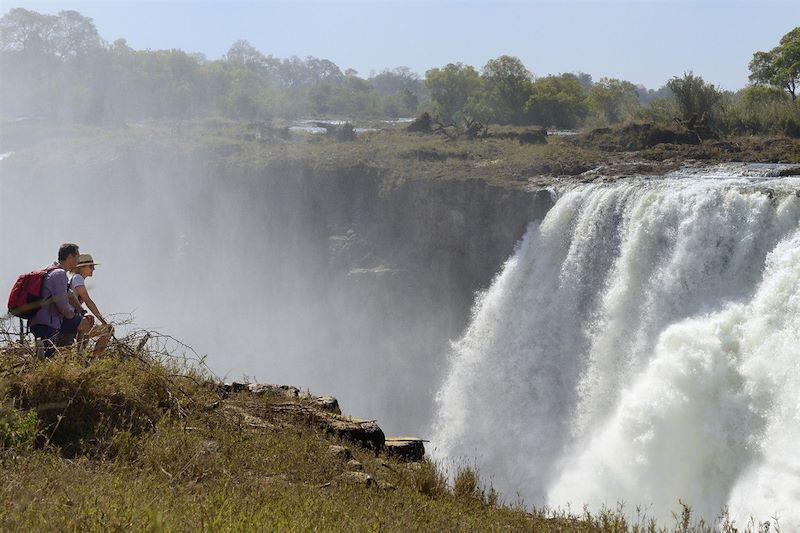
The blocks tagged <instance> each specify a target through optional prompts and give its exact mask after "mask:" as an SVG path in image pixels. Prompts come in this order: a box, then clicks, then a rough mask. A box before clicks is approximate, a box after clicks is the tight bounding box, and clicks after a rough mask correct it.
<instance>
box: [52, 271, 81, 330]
mask: <svg viewBox="0 0 800 533" xmlns="http://www.w3.org/2000/svg"><path fill="white" fill-rule="evenodd" d="M50 283H51V284H52V285H51V287H52V293H53V303H54V304H55V305H56V308H58V312H59V313H61V316H63V317H64V318H67V319H70V318H72V317H73V316H75V309H74V308H73V307H72V306H71V305H70V303H69V294H68V293H67V273H66V272H65V271H63V270H55V271H53V272H52V273H51V274H50Z"/></svg>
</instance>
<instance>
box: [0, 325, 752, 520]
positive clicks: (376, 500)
mask: <svg viewBox="0 0 800 533" xmlns="http://www.w3.org/2000/svg"><path fill="white" fill-rule="evenodd" d="M0 337H2V336H0ZM167 345H171V346H172V347H173V348H174V347H175V346H180V345H176V344H175V343H174V342H171V341H170V339H169V338H165V337H159V336H158V335H152V334H147V335H145V334H144V332H134V333H133V334H131V335H130V336H129V337H128V338H126V339H124V340H123V341H121V342H118V343H116V344H115V345H114V347H113V348H112V350H111V352H110V353H108V354H107V355H106V356H104V357H103V358H102V359H99V360H90V359H86V358H85V357H84V355H85V354H74V353H63V354H60V355H58V356H56V357H55V358H54V359H52V360H46V361H41V360H36V359H33V358H31V357H30V355H29V349H28V348H20V347H19V346H15V345H14V344H13V343H12V342H11V341H10V340H9V339H8V337H6V340H5V341H0V437H2V438H0V530H3V531H51V530H59V531H62V530H72V531H121V530H136V531H143V530H146V531H205V530H210V531H254V530H261V531H376V530H382V531H383V530H385V531H505V530H508V531H542V532H567V531H585V532H628V531H630V532H645V531H648V532H649V531H676V532H677V531H681V532H700V531H702V532H706V531H708V532H710V531H717V530H720V529H721V530H722V531H726V532H727V533H732V532H733V531H734V529H733V528H732V525H730V524H728V525H727V526H726V525H725V523H724V522H720V524H722V525H721V526H720V527H718V526H719V524H715V525H708V524H704V523H697V522H695V521H694V520H693V518H692V515H691V513H690V511H689V509H688V508H685V513H684V515H683V516H681V517H677V518H676V523H675V525H674V526H673V527H671V528H665V529H659V528H658V527H657V526H656V524H655V523H653V522H651V521H649V520H648V519H647V517H645V516H639V517H638V518H637V519H636V520H633V521H631V520H630V519H628V518H626V513H625V512H624V510H610V511H606V512H603V513H600V514H599V515H591V514H588V513H584V514H582V515H580V516H573V515H570V514H567V513H554V512H550V511H547V510H526V509H525V508H524V507H523V506H522V505H521V504H516V505H512V506H508V505H504V504H500V503H498V495H497V494H496V493H495V492H494V490H493V489H491V488H489V489H488V490H487V489H486V488H485V487H484V486H483V485H482V484H481V482H480V479H479V477H478V475H477V473H476V472H475V470H474V469H471V468H460V469H458V470H457V471H456V473H455V476H454V483H453V485H452V486H449V485H448V483H447V481H446V478H447V476H446V474H445V473H443V471H442V470H441V469H440V468H437V466H436V465H434V464H433V463H431V462H430V461H423V462H421V463H403V462H399V461H397V460H395V459H392V458H389V457H385V456H383V455H381V454H376V453H375V452H374V451H372V450H367V449H361V448H359V447H358V446H356V445H354V444H352V443H348V442H343V441H340V440H338V439H336V438H334V437H332V436H330V435H329V434H326V433H325V432H324V431H322V430H321V429H319V428H318V426H317V425H315V424H312V423H311V422H310V420H308V419H307V418H304V417H303V416H298V415H297V413H298V412H300V411H296V412H294V414H293V412H291V411H286V410H279V409H272V408H271V407H272V406H275V407H277V406H278V405H286V402H287V401H289V402H291V401H295V402H298V403H303V402H304V400H303V399H302V398H298V399H296V400H291V399H287V397H286V396H282V395H279V394H278V393H275V394H272V395H270V394H265V395H261V396H255V395H253V394H251V393H249V392H238V393H230V394H229V395H227V396H226V395H222V396H221V395H220V393H219V392H218V391H219V390H220V389H219V387H218V385H219V383H218V381H217V380H216V379H215V378H214V377H213V376H211V375H210V374H209V373H208V372H206V371H204V370H203V367H202V360H200V359H197V358H195V357H194V355H193V354H192V353H191V352H189V353H188V354H187V355H186V356H184V355H181V356H180V357H175V356H174V354H173V353H172V352H170V351H168V350H165V346H167ZM304 405H305V404H304ZM254 420H255V421H257V422H258V423H253V421H254ZM331 445H344V446H347V447H349V448H350V450H351V451H352V455H353V458H354V459H355V460H356V461H358V462H359V463H360V464H361V465H362V468H363V471H364V472H365V473H367V474H369V475H370V476H371V477H372V478H373V481H374V482H373V483H372V485H371V486H366V485H365V484H363V483H359V482H357V481H355V480H351V479H350V478H348V477H347V476H346V475H345V473H346V472H347V471H348V470H350V469H351V468H352V466H348V465H347V464H346V463H345V462H344V461H343V460H342V459H341V458H337V457H335V456H333V455H331V454H329V453H328V452H329V447H330V446H331ZM751 529H752V530H755V527H753V528H751ZM762 531H763V529H762Z"/></svg>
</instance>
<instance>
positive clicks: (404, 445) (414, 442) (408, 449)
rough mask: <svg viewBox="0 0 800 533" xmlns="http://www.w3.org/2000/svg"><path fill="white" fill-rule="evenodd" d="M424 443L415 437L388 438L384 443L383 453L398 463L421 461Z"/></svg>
mask: <svg viewBox="0 0 800 533" xmlns="http://www.w3.org/2000/svg"><path fill="white" fill-rule="evenodd" d="M424 442H425V441H424V440H422V439H418V438H416V437H390V438H387V439H385V441H384V451H385V452H386V455H388V456H391V457H395V458H396V459H399V460H400V461H410V462H416V461H421V460H422V459H423V457H425V445H424Z"/></svg>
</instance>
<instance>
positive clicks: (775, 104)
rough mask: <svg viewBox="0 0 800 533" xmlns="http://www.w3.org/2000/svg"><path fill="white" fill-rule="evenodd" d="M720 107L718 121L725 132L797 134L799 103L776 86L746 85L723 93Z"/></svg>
mask: <svg viewBox="0 0 800 533" xmlns="http://www.w3.org/2000/svg"><path fill="white" fill-rule="evenodd" d="M722 107H723V109H722V112H721V113H719V122H720V125H721V128H722V129H723V131H725V132H726V133H730V134H737V135H742V134H745V135H764V134H769V135H787V136H790V137H800V105H798V104H797V103H795V102H792V99H791V98H790V96H789V95H788V94H787V93H786V92H785V91H783V90H781V89H779V88H777V87H770V86H762V85H753V86H750V87H746V88H744V89H742V90H741V91H739V92H738V93H736V94H733V95H725V97H724V98H723V106H722Z"/></svg>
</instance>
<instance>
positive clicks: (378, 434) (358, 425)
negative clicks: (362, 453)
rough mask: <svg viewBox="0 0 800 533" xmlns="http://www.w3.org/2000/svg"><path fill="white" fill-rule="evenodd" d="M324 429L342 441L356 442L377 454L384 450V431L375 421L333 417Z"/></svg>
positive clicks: (327, 421)
mask: <svg viewBox="0 0 800 533" xmlns="http://www.w3.org/2000/svg"><path fill="white" fill-rule="evenodd" d="M324 427H325V428H326V430H327V431H328V432H329V433H332V434H334V435H336V436H337V437H339V438H340V439H345V440H349V441H351V442H355V443H356V444H358V445H359V446H361V447H363V448H369V449H371V450H374V451H375V452H378V451H380V450H381V449H382V448H383V443H384V441H385V439H386V437H385V435H384V434H383V430H382V429H381V428H380V426H378V424H376V423H375V421H374V420H358V419H352V418H339V417H331V418H330V419H328V420H325V421H324Z"/></svg>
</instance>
